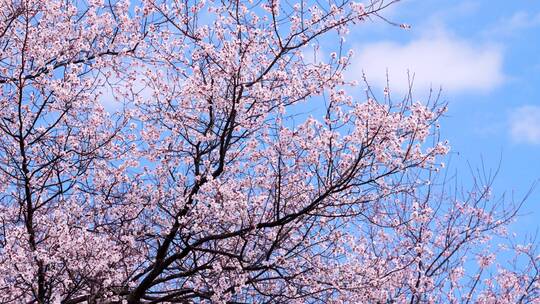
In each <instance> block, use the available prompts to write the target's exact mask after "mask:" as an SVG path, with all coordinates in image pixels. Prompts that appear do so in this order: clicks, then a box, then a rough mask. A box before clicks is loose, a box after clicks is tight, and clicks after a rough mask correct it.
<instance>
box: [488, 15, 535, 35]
mask: <svg viewBox="0 0 540 304" xmlns="http://www.w3.org/2000/svg"><path fill="white" fill-rule="evenodd" d="M538 26H540V12H539V13H531V12H526V11H518V12H515V13H513V14H512V15H511V16H507V17H504V18H501V19H500V20H498V22H497V24H496V25H495V26H493V27H492V28H491V29H489V30H488V31H487V34H488V35H491V36H497V37H500V36H502V35H504V36H512V35H516V34H518V33H520V32H522V31H524V30H527V29H531V28H535V27H538Z"/></svg>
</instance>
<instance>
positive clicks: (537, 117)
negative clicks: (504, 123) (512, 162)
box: [510, 105, 540, 144]
mask: <svg viewBox="0 0 540 304" xmlns="http://www.w3.org/2000/svg"><path fill="white" fill-rule="evenodd" d="M510 135H511V136H512V139H513V140H515V141H516V142H520V143H529V144H540V106H532V105H526V106H521V107H519V108H517V109H515V110H514V111H512V113H511V114H510Z"/></svg>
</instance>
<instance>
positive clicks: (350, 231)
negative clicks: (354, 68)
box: [0, 0, 540, 304]
mask: <svg viewBox="0 0 540 304" xmlns="http://www.w3.org/2000/svg"><path fill="white" fill-rule="evenodd" d="M394 2H396V1H390V0H388V1H384V0H371V1H369V2H367V3H365V4H360V3H356V2H353V1H349V0H325V1H317V2H305V1H303V2H293V3H290V2H285V1H281V2H280V1H278V0H270V1H263V2H254V1H198V0H197V1H190V0H184V1H181V0H168V1H164V0H163V1H159V0H142V1H135V2H133V3H129V2H128V1H111V0H108V1H100V0H92V1H82V0H81V1H63V0H46V1H41V0H0V20H1V21H0V45H1V46H2V50H1V51H0V108H1V112H0V113H1V114H0V188H1V193H2V194H1V196H0V221H1V226H0V227H1V229H0V290H1V291H2V292H1V293H0V302H1V303H65V304H68V303H69V304H75V303H191V302H196V303H199V302H208V303H210V302H211V303H214V302H215V303H289V302H290V303H427V302H429V303H439V302H449V303H468V302H477V303H538V301H540V294H539V287H540V285H539V283H538V280H539V278H540V277H539V274H538V267H539V258H538V257H537V256H536V255H535V252H537V250H536V248H535V247H534V244H535V242H534V240H533V241H531V242H529V243H528V244H525V245H517V244H515V243H514V242H506V243H504V242H503V240H504V238H505V237H506V236H507V232H506V227H507V226H508V224H509V223H510V222H511V221H512V220H513V219H514V218H515V217H516V214H517V213H516V212H517V210H518V209H519V206H520V204H521V203H520V202H518V203H517V204H512V203H511V202H507V201H505V200H503V199H496V198H493V197H492V196H491V185H492V183H493V178H494V175H492V174H488V173H486V172H485V171H481V172H479V174H477V175H475V179H474V180H473V182H472V183H471V186H470V188H468V189H464V188H460V187H457V186H455V185H457V182H456V178H455V177H453V176H448V171H446V169H444V163H443V161H444V160H445V158H447V156H446V155H447V153H448V151H449V145H448V143H447V142H445V141H444V140H441V139H440V138H439V132H438V129H439V125H438V121H439V118H440V117H441V116H442V115H443V114H444V112H445V110H446V108H445V106H444V105H441V104H440V103H439V102H438V98H436V97H433V98H431V97H430V98H429V100H425V101H421V102H420V101H415V100H413V98H412V94H409V95H407V96H405V97H404V98H402V99H400V100H399V101H394V100H393V99H392V98H391V96H390V92H389V90H388V89H387V90H385V92H384V94H382V96H378V94H376V93H374V92H372V90H371V88H370V87H369V86H368V85H367V82H365V85H366V87H367V89H366V94H365V95H363V96H351V95H349V94H348V93H347V91H346V89H347V88H348V87H350V86H353V85H356V83H352V82H349V81H347V80H346V79H345V77H344V71H345V70H346V69H347V67H348V65H349V62H350V61H351V57H352V53H351V52H346V51H344V44H343V41H344V37H345V36H346V35H347V33H348V31H349V29H354V30H361V29H362V26H367V25H365V23H368V22H369V21H371V20H375V19H382V20H386V19H384V18H383V17H382V16H381V15H380V14H381V13H383V11H384V9H385V8H387V7H388V6H390V5H392V4H393V3H394ZM402 27H404V28H407V26H406V25H404V26H402ZM331 38H337V41H338V42H337V43H336V44H335V50H334V51H335V52H333V53H330V54H328V55H327V56H324V55H320V53H319V52H317V49H318V45H319V44H321V43H324V41H328V40H325V39H331ZM314 54H319V55H317V56H315V55H314ZM368 76H369V75H368ZM311 105H316V108H317V109H316V110H315V111H313V112H312V113H308V114H305V113H304V112H305V111H304V109H306V108H308V107H309V106H311ZM312 108H313V107H312ZM501 242H502V243H504V244H506V245H505V246H499V243H501ZM506 261H510V262H512V263H511V264H510V265H506V264H505V262H506Z"/></svg>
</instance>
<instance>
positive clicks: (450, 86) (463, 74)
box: [348, 31, 505, 92]
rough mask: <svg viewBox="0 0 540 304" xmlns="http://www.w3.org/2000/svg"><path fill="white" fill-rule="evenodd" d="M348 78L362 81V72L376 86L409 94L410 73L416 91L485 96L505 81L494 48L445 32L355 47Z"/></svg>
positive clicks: (497, 54) (500, 63)
mask: <svg viewBox="0 0 540 304" xmlns="http://www.w3.org/2000/svg"><path fill="white" fill-rule="evenodd" d="M355 49H356V53H357V55H355V57H354V59H353V60H354V63H353V66H352V67H351V68H350V70H349V74H348V77H349V78H351V79H357V80H359V79H360V78H361V76H362V71H364V72H365V73H366V76H367V79H368V81H369V82H370V83H371V84H372V85H375V86H378V87H385V86H386V71H387V70H388V74H389V79H390V89H391V90H393V91H398V92H406V90H407V89H408V80H407V71H410V73H411V75H413V74H414V88H415V91H417V90H425V89H428V88H430V87H433V88H438V87H440V86H442V87H443V89H444V90H445V91H447V92H463V91H481V92H486V91H489V90H492V89H494V88H495V87H497V86H498V85H500V84H501V83H502V82H503V81H504V79H505V76H504V73H503V71H502V65H503V56H502V51H501V49H500V48H498V47H496V46H494V45H485V44H479V43H476V42H474V41H468V40H463V39H459V38H455V37H452V36H450V35H448V34H446V33H445V32H444V31H440V32H438V33H437V34H436V35H431V36H424V37H421V38H419V39H416V40H412V41H410V42H409V43H406V44H399V43H396V42H391V41H384V42H377V43H371V44H367V45H363V46H360V47H356V48H355Z"/></svg>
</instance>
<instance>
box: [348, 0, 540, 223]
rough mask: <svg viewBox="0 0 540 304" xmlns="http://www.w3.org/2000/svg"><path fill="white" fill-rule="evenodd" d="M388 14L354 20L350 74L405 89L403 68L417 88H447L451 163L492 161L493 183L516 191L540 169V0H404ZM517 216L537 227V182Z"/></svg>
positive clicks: (462, 170)
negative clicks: (404, 26)
mask: <svg viewBox="0 0 540 304" xmlns="http://www.w3.org/2000/svg"><path fill="white" fill-rule="evenodd" d="M384 16H385V17H387V18H389V19H390V20H392V21H394V22H397V23H407V24H410V25H411V26H412V28H411V29H410V30H406V31H405V30H402V29H400V28H398V27H392V26H390V25H388V24H385V23H383V22H375V24H369V25H366V24H364V25H362V26H360V27H356V28H354V29H353V30H352V31H351V33H350V35H349V37H348V38H347V43H348V44H349V47H352V48H353V50H354V51H355V59H354V63H353V66H352V69H351V71H350V72H349V73H350V77H355V76H357V75H361V71H362V70H363V71H365V72H366V74H367V77H368V79H369V80H370V82H371V84H372V85H374V86H378V87H379V88H380V87H382V86H384V81H385V73H386V69H388V72H389V76H390V84H391V88H393V92H394V93H396V94H399V92H400V91H402V90H403V88H404V87H405V84H406V82H405V81H406V71H407V69H409V70H410V71H411V72H414V74H415V88H414V91H415V93H417V96H416V97H417V98H418V99H422V97H424V96H426V93H427V92H428V90H429V87H430V86H433V87H434V88H438V87H439V86H442V88H443V98H442V99H443V101H447V102H448V104H449V111H448V113H447V114H448V115H447V117H446V118H444V119H443V121H442V128H443V129H442V135H443V137H444V138H447V139H449V141H450V144H451V146H452V151H453V156H452V158H453V160H452V162H453V165H454V168H456V169H457V170H458V172H459V174H462V175H463V180H467V176H468V175H469V169H468V164H467V163H470V165H471V166H472V167H478V166H481V164H482V161H481V159H483V161H484V164H485V165H486V167H491V168H493V169H496V168H497V166H498V164H499V160H501V158H502V160H501V161H502V163H501V167H500V173H499V175H498V178H497V180H496V183H495V189H494V192H495V193H498V194H501V193H503V192H505V193H506V194H507V197H508V198H507V199H511V196H512V195H513V196H514V198H515V200H519V199H521V198H522V196H523V195H525V194H526V193H527V191H528V190H529V189H530V187H531V185H532V184H533V183H534V182H535V181H538V180H539V179H540V162H539V161H540V34H539V33H540V2H539V1H537V0H534V1H533V0H520V1H502V0H478V1H476V0H463V1H458V0H403V1H401V2H400V3H398V4H396V5H394V6H393V7H392V8H391V9H390V10H388V11H386V14H384ZM522 213H523V214H525V215H524V216H522V217H521V218H519V219H518V221H517V222H516V223H515V224H514V225H513V230H515V231H517V232H519V233H520V234H523V233H525V232H529V233H534V232H535V230H536V229H538V228H539V227H540V224H539V223H540V187H537V188H536V190H535V191H534V192H533V193H532V195H531V196H530V197H529V199H528V200H527V202H526V204H525V207H524V208H523V210H522Z"/></svg>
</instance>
